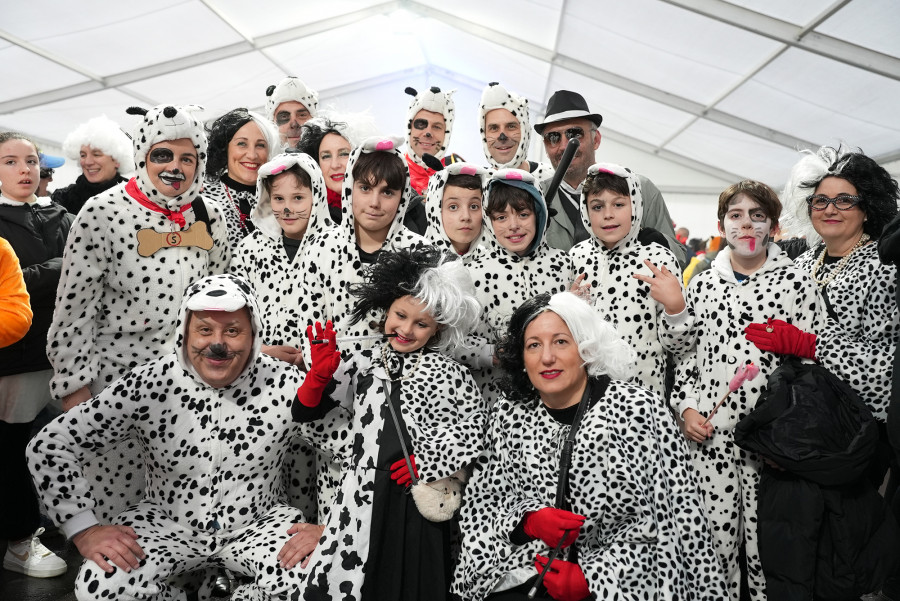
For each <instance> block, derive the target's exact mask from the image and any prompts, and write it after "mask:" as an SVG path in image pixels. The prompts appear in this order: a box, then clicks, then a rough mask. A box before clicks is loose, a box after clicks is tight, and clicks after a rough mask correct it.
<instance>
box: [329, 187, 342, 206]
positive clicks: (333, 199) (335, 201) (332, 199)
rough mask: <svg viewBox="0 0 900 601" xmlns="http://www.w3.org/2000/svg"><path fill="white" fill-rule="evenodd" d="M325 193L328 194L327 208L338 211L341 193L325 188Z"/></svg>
mask: <svg viewBox="0 0 900 601" xmlns="http://www.w3.org/2000/svg"><path fill="white" fill-rule="evenodd" d="M326 191H327V192H328V194H327V198H328V206H329V207H334V208H335V209H340V208H341V193H340V192H335V191H334V190H328V189H327V188H326Z"/></svg>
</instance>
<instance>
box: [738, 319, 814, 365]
mask: <svg viewBox="0 0 900 601" xmlns="http://www.w3.org/2000/svg"><path fill="white" fill-rule="evenodd" d="M744 337H745V338H746V339H747V340H749V341H750V342H752V343H753V344H755V345H756V346H757V347H758V348H759V349H760V350H762V351H771V352H773V353H776V354H779V355H795V356H797V357H802V358H804V359H815V358H816V335H815V334H810V333H808V332H804V331H803V330H801V329H800V328H798V327H797V326H795V325H791V324H789V323H787V322H786V321H782V320H780V319H769V320H768V321H766V323H751V324H750V325H749V326H747V327H746V328H745V329H744Z"/></svg>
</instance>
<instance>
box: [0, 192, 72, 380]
mask: <svg viewBox="0 0 900 601" xmlns="http://www.w3.org/2000/svg"><path fill="white" fill-rule="evenodd" d="M42 202H44V203H45V204H38V203H35V204H32V205H29V204H22V205H19V206H12V205H8V204H0V237H2V238H5V239H6V240H7V241H8V242H9V243H10V245H11V246H12V247H13V250H14V251H15V252H16V256H17V257H18V258H19V264H20V265H21V267H22V275H23V276H24V278H25V287H26V288H27V289H28V294H29V296H30V297H31V298H30V302H31V310H32V312H33V313H34V319H33V321H32V323H31V329H30V330H28V333H27V334H25V337H24V338H22V340H20V341H19V342H17V343H15V344H13V345H10V346H8V347H6V348H4V349H0V376H8V375H11V374H19V373H27V372H32V371H40V370H43V369H50V362H49V361H48V360H47V330H48V329H50V322H51V321H52V319H53V308H54V306H55V304H56V287H57V285H58V284H59V276H60V273H61V272H62V256H63V252H64V251H65V248H66V238H67V237H68V235H69V228H70V227H71V225H72V221H73V216H72V215H71V214H70V213H68V212H66V210H65V209H64V208H63V207H61V206H60V205H58V204H56V203H53V202H50V203H47V202H46V201H42Z"/></svg>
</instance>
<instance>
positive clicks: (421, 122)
mask: <svg viewBox="0 0 900 601" xmlns="http://www.w3.org/2000/svg"><path fill="white" fill-rule="evenodd" d="M413 127H414V128H415V129H425V128H426V127H428V119H416V120H415V121H413Z"/></svg>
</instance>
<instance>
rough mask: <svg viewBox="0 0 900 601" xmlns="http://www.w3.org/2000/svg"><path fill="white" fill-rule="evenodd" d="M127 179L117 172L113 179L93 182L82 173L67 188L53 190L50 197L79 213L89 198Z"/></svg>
mask: <svg viewBox="0 0 900 601" xmlns="http://www.w3.org/2000/svg"><path fill="white" fill-rule="evenodd" d="M127 181H128V180H127V179H125V178H124V177H122V176H121V175H119V174H118V173H117V174H116V176H115V177H114V178H112V179H108V180H106V181H105V182H98V183H96V184H93V183H91V182H89V181H88V180H87V178H86V177H84V175H83V174H82V175H79V176H78V177H77V178H76V179H75V183H74V184H69V185H68V186H66V187H65V188H58V189H56V190H54V191H53V192H51V193H50V198H52V199H53V202H55V203H57V204H59V205H62V206H63V207H64V208H65V209H66V210H67V211H69V212H70V213H72V215H77V214H78V212H79V211H80V210H81V207H83V206H84V203H86V202H87V201H88V200H90V199H91V198H93V197H94V196H97V195H98V194H100V193H101V192H106V191H107V190H109V189H110V188H112V187H113V186H118V185H119V184H121V183H122V182H127Z"/></svg>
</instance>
